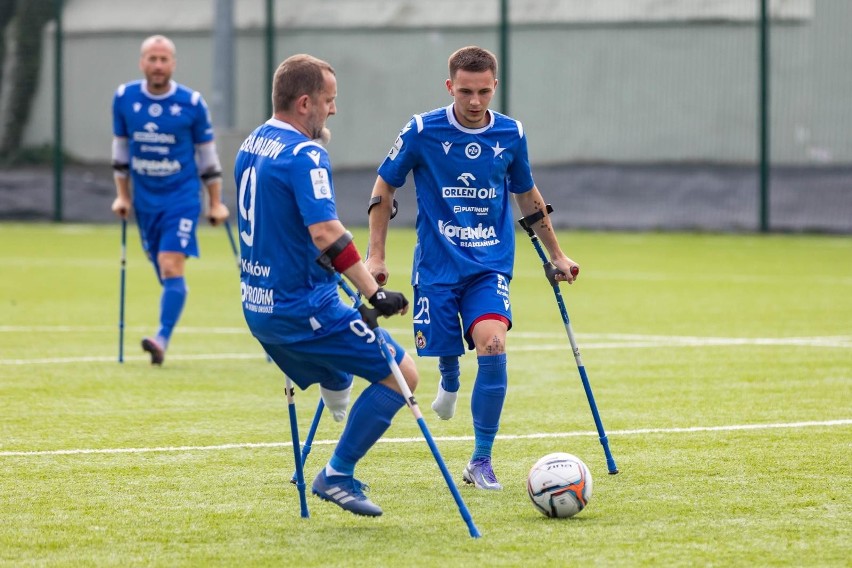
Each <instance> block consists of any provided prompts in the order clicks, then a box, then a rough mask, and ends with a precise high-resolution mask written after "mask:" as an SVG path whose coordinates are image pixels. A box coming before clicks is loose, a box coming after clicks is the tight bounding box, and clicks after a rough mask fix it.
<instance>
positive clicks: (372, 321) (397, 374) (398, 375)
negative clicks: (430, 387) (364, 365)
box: [337, 274, 480, 538]
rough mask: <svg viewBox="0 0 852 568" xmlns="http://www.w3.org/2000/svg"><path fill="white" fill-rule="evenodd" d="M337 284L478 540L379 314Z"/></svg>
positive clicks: (471, 521) (340, 277) (474, 526)
mask: <svg viewBox="0 0 852 568" xmlns="http://www.w3.org/2000/svg"><path fill="white" fill-rule="evenodd" d="M337 278H338V280H337V282H338V284H339V285H340V287H341V289H343V292H344V293H345V294H346V295H347V296H349V297H350V298H352V301H353V303H354V304H353V305H354V307H355V308H356V309H357V310H358V311H359V312H360V313H361V318H362V319H363V320H364V323H366V324H367V327H369V328H370V330H372V333H373V334H374V335H375V338H376V343H378V345H379V349H380V350H381V352H382V355H384V357H385V360H386V361H387V363H388V367H390V370H391V373H392V374H393V376H394V378H395V379H396V382H397V385H398V386H399V389H400V391H402V396H403V397H404V398H405V403H406V405H407V406H408V408H410V409H411V413H412V414H414V418H415V419H416V420H417V425H418V426H420V431H421V432H423V437H424V438H426V443H427V444H428V445H429V449H430V450H432V455H433V456H434V458H435V461H436V462H437V463H438V468H439V469H440V470H441V473H442V474H443V475H444V481H446V482H447V487H448V488H449V490H450V493H452V494H453V499H455V501H456V505H457V506H458V509H459V513H460V514H461V517H462V519H464V522H465V523H466V524H467V528H468V531H469V532H470V536H471V537H473V538H479V536H480V534H479V529H477V528H476V525H475V524H473V517H471V515H470V511H468V509H467V506H466V505H465V504H464V501H463V500H462V497H461V494H460V493H459V490H458V488H457V487H456V485H455V483H454V482H453V478H452V477H451V476H450V472H449V470H448V469H447V465H446V464H445V463H444V459H443V458H442V457H441V452H439V451H438V446H437V445H436V444H435V440H433V439H432V434H431V433H430V432H429V428H428V427H427V426H426V421H425V420H424V419H423V414H421V412H420V407H419V406H417V401H416V400H415V399H414V394H412V392H411V389H410V388H408V383H406V382H405V377H403V376H402V371H400V369H399V365H397V362H396V359H394V356H393V353H392V352H391V350H390V346H389V345H388V344H387V341H386V340H385V337H384V335H382V333H381V330H379V321H378V317H379V314H378V312H377V311H376V310H375V309H371V308H368V307H367V306H365V305H364V304H363V303H361V300H360V298H359V297H358V295H357V294H355V292H353V291H352V288H351V287H350V286H349V285H348V284H347V283H346V282H345V281H344V280H343V277H342V276H340V275H339V274H338V276H337Z"/></svg>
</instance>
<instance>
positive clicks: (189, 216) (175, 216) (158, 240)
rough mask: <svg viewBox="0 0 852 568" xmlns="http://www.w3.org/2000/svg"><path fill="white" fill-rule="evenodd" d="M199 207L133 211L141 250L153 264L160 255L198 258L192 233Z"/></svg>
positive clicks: (194, 235)
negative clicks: (180, 254) (181, 255)
mask: <svg viewBox="0 0 852 568" xmlns="http://www.w3.org/2000/svg"><path fill="white" fill-rule="evenodd" d="M199 215H201V204H200V203H199V204H193V205H188V206H181V207H174V208H171V209H168V210H165V211H157V212H143V211H136V224H137V225H138V226H139V236H140V237H141V238H142V248H143V249H144V250H145V254H147V255H148V258H149V259H151V262H153V263H154V264H155V265H156V263H157V255H158V254H159V253H161V252H182V253H183V254H185V255H186V256H198V238H197V237H196V234H195V229H196V225H197V224H198V216H199Z"/></svg>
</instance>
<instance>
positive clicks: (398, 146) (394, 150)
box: [388, 134, 402, 160]
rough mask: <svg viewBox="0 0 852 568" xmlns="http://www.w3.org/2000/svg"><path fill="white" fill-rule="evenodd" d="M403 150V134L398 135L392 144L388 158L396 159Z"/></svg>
mask: <svg viewBox="0 0 852 568" xmlns="http://www.w3.org/2000/svg"><path fill="white" fill-rule="evenodd" d="M401 150H402V135H401V134H400V135H399V136H397V137H396V141H395V142H394V143H393V146H391V149H390V152H388V158H390V159H391V160H396V157H397V155H398V154H399V153H400V151H401Z"/></svg>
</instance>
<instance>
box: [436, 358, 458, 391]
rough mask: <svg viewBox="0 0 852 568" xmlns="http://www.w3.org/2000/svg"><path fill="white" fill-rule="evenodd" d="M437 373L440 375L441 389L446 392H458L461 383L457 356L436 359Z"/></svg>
mask: <svg viewBox="0 0 852 568" xmlns="http://www.w3.org/2000/svg"><path fill="white" fill-rule="evenodd" d="M438 371H439V372H440V373H441V387H443V389H444V390H445V391H447V392H458V390H459V387H460V386H461V383H460V382H459V376H461V371H460V370H459V358H458V355H450V356H444V357H441V358H439V359H438Z"/></svg>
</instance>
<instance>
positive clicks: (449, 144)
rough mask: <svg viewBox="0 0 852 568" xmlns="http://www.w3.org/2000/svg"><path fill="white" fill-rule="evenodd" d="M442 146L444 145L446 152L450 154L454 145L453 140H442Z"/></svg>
mask: <svg viewBox="0 0 852 568" xmlns="http://www.w3.org/2000/svg"><path fill="white" fill-rule="evenodd" d="M441 146H443V147H444V154H445V155H448V154H449V153H450V148H452V147H453V143H452V142H441Z"/></svg>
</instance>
